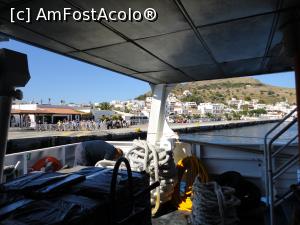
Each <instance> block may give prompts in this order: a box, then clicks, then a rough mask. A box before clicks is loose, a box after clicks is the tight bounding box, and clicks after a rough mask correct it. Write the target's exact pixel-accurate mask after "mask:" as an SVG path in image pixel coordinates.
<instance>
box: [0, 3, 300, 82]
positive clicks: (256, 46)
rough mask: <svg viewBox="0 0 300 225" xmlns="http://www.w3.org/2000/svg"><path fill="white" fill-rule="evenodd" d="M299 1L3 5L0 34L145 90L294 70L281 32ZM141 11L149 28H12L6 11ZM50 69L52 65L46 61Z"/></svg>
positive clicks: (55, 24)
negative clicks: (152, 13)
mask: <svg viewBox="0 0 300 225" xmlns="http://www.w3.org/2000/svg"><path fill="white" fill-rule="evenodd" d="M299 6H300V1H299V0H239V1H237V0H182V1H180V0H174V1H171V0H151V1H150V0H84V1H82V0H65V1H64V0H52V1H46V0H23V1H20V0H19V1H18V0H0V23H1V24H0V33H3V34H6V35H8V36H10V37H12V38H15V39H18V40H21V41H24V42H27V43H30V44H32V45H35V46H39V47H42V48H44V49H48V50H50V51H53V52H57V53H60V54H63V55H65V56H69V57H72V58H75V59H79V60H82V61H85V62H88V63H91V64H93V65H96V66H99V67H103V68H107V69H109V70H112V71H116V72H119V73H122V74H125V75H128V76H131V77H134V78H137V79H140V80H144V81H148V82H150V83H154V84H159V83H179V82H189V81H196V80H206V79H219V78H229V77H239V76H250V75H257V74H267V73H274V72H283V71H291V70H292V68H293V61H292V60H291V58H289V57H288V56H287V55H286V54H285V51H284V50H283V34H282V30H281V29H280V28H281V26H282V25H283V24H284V23H285V22H286V20H287V17H288V15H289V14H290V12H291V10H294V9H295V8H296V7H299ZM11 7H15V8H16V10H21V9H25V8H31V15H36V14H37V12H38V10H40V8H43V9H44V10H46V11H47V10H60V11H62V10H63V8H71V9H72V10H79V11H83V10H91V9H92V8H94V9H95V10H96V11H99V10H100V9H101V8H105V10H106V11H110V10H117V11H118V10H125V11H127V10H128V9H129V8H131V9H132V10H140V11H142V12H143V11H144V10H145V9H147V8H153V9H155V10H156V12H157V15H158V19H157V20H156V21H154V22H149V21H147V20H143V21H142V22H122V21H119V22H106V21H103V20H102V21H101V22H97V21H91V22H76V21H74V20H72V19H70V20H68V22H45V21H35V20H32V22H31V23H30V24H27V23H25V22H20V21H19V22H17V23H14V24H12V23H10V9H11ZM50 63H51V62H50Z"/></svg>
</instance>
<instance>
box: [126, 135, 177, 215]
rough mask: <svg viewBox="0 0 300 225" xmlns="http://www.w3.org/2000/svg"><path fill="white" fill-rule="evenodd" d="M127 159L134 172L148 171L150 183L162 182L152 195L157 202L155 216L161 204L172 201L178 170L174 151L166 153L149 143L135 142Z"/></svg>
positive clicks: (153, 211) (153, 210)
mask: <svg viewBox="0 0 300 225" xmlns="http://www.w3.org/2000/svg"><path fill="white" fill-rule="evenodd" d="M126 158H127V159H128V160H129V162H130V166H131V168H132V170H133V171H146V172H148V173H149V174H150V183H154V182H156V181H159V182H160V186H159V187H157V188H156V190H155V192H152V193H151V200H152V202H155V207H154V208H153V209H152V214H153V215H154V214H155V213H156V212H157V211H158V209H159V207H160V204H161V203H163V202H166V201H168V200H171V198H172V194H173V191H174V185H175V181H174V179H175V177H176V169H175V162H174V159H173V155H172V151H171V150H169V151H166V150H165V149H162V148H159V147H157V146H154V145H152V144H150V143H148V142H147V141H143V140H134V141H133V147H132V148H131V149H130V150H129V151H128V152H127V154H126Z"/></svg>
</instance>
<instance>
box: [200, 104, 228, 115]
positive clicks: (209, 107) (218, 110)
mask: <svg viewBox="0 0 300 225" xmlns="http://www.w3.org/2000/svg"><path fill="white" fill-rule="evenodd" d="M198 110H199V112H200V114H206V113H211V114H215V115H220V114H223V113H224V104H220V103H210V102H208V103H200V104H199V105H198Z"/></svg>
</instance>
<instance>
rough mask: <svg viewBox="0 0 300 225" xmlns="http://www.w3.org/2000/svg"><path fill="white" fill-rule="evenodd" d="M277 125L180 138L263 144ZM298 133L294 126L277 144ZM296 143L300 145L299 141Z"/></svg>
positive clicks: (215, 131) (271, 124)
mask: <svg viewBox="0 0 300 225" xmlns="http://www.w3.org/2000/svg"><path fill="white" fill-rule="evenodd" d="M275 125H276V123H267V124H260V125H254V126H246V127H239V128H231V129H219V130H212V131H203V132H198V133H190V134H181V135H180V138H184V139H189V140H194V141H201V142H209V143H218V144H263V143H264V137H265V135H266V133H267V132H268V131H269V130H270V129H272V128H273V127H274V126H275ZM285 125H287V123H284V124H283V125H282V126H280V127H279V129H276V130H275V132H273V133H272V134H271V135H270V138H271V137H273V136H274V135H275V134H276V132H277V131H279V130H280V128H282V127H283V126H285ZM296 133H297V125H294V126H292V127H291V128H290V129H289V130H287V131H286V132H285V133H284V134H283V135H282V136H281V137H280V138H279V140H278V141H277V142H282V143H286V142H287V141H288V140H290V139H291V138H293V137H294V136H295V135H296ZM296 142H297V143H298V140H297V141H296Z"/></svg>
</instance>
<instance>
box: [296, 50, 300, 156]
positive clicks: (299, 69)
mask: <svg viewBox="0 0 300 225" xmlns="http://www.w3.org/2000/svg"><path fill="white" fill-rule="evenodd" d="M295 81H296V100H297V118H298V134H300V49H298V52H297V54H296V56H295ZM298 143H300V137H299V135H298ZM299 153H300V144H299Z"/></svg>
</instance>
